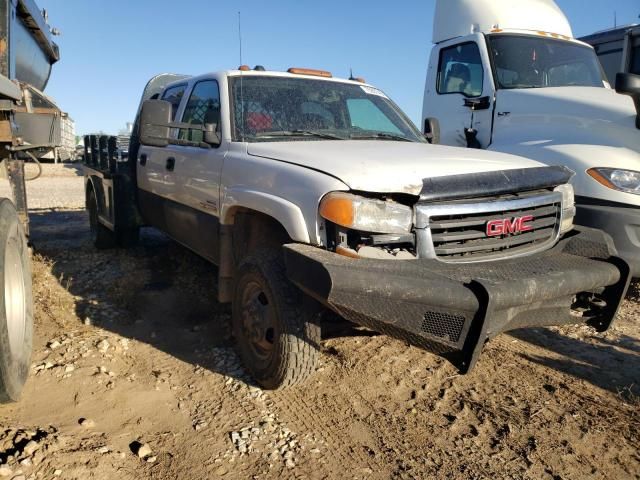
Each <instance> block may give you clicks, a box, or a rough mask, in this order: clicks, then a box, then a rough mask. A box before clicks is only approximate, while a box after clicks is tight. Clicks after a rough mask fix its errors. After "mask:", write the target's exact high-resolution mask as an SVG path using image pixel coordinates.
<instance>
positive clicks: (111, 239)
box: [87, 188, 117, 249]
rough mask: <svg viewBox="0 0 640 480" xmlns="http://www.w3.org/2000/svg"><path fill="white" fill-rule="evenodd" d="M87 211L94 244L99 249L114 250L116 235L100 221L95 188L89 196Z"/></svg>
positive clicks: (90, 191)
mask: <svg viewBox="0 0 640 480" xmlns="http://www.w3.org/2000/svg"><path fill="white" fill-rule="evenodd" d="M87 210H88V211H89V227H90V229H91V240H92V241H93V244H94V245H95V246H96V248H99V249H106V248H114V247H115V246H116V245H117V241H116V235H115V233H113V232H112V231H111V230H109V229H108V228H107V227H105V226H104V225H102V224H101V223H100V220H99V219H98V212H99V209H98V199H97V198H96V193H95V192H94V191H93V188H91V189H90V190H89V193H88V195H87Z"/></svg>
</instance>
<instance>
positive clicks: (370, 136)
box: [350, 132, 414, 142]
mask: <svg viewBox="0 0 640 480" xmlns="http://www.w3.org/2000/svg"><path fill="white" fill-rule="evenodd" d="M350 138H351V139H352V140H397V141H399V142H413V141H414V140H411V139H410V138H407V137H403V136H402V135H395V134H393V133H384V132H378V133H367V134H364V135H351V137H350Z"/></svg>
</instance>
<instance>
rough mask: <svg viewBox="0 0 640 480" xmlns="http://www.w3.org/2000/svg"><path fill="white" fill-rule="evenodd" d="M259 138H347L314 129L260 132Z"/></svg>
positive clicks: (257, 135) (257, 134)
mask: <svg viewBox="0 0 640 480" xmlns="http://www.w3.org/2000/svg"><path fill="white" fill-rule="evenodd" d="M255 136H256V137H259V138H271V137H318V138H325V139H327V140H346V139H345V138H343V137H340V136H338V135H333V134H331V133H323V132H316V131H314V130H279V131H274V132H258V133H256V135H255Z"/></svg>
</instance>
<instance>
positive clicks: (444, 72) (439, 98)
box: [422, 0, 640, 275]
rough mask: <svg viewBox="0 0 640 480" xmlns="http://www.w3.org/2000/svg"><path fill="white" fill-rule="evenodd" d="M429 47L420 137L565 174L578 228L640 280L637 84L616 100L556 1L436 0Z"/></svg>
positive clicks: (633, 79) (630, 83)
mask: <svg viewBox="0 0 640 480" xmlns="http://www.w3.org/2000/svg"><path fill="white" fill-rule="evenodd" d="M433 43H434V46H433V50H432V52H431V58H430V61H429V66H428V72H427V80H426V86H425V92H424V104H423V113H422V120H423V128H424V132H425V133H427V134H430V136H431V137H432V138H433V141H434V142H438V143H442V144H445V145H457V146H468V147H475V148H483V149H488V150H493V151H499V152H506V153H512V154H517V155H520V156H524V157H528V158H531V159H534V160H538V161H540V162H542V163H545V164H548V165H563V166H567V167H569V168H570V169H572V170H573V171H575V172H576V175H575V176H574V177H573V180H572V183H573V184H574V188H575V190H576V196H577V197H576V200H577V205H578V215H577V217H576V218H577V222H579V223H580V224H582V225H586V226H592V227H597V228H601V229H603V230H605V231H607V232H608V233H610V234H611V235H612V236H613V238H614V242H615V244H616V247H617V250H618V252H619V254H620V255H621V256H623V257H624V258H625V259H626V260H627V261H628V262H629V263H630V264H631V265H632V268H633V270H634V274H635V275H639V274H640V131H639V130H638V128H640V113H639V112H638V111H637V109H636V107H634V100H635V101H636V103H637V105H640V90H639V89H638V79H640V77H637V76H632V75H627V76H626V77H624V78H621V79H620V80H621V81H620V82H619V84H618V89H619V91H620V92H621V93H625V94H626V95H627V96H625V95H620V94H618V93H616V91H615V90H613V89H612V88H611V86H610V84H609V83H608V82H607V80H606V79H605V76H604V74H603V71H602V67H601V66H600V63H599V62H598V58H597V56H596V54H595V52H594V50H593V48H592V47H591V46H590V45H588V44H586V43H583V42H581V41H578V40H576V39H575V38H574V37H573V32H572V29H571V26H570V24H569V22H568V20H567V18H566V17H565V15H564V14H563V12H562V11H561V10H560V8H559V7H558V6H557V5H556V4H555V3H554V2H553V0H519V1H517V2H516V1H513V0H437V4H436V13H435V21H434V31H433ZM612 81H613V80H612ZM628 95H631V96H632V97H633V99H632V98H630V97H629V96H628Z"/></svg>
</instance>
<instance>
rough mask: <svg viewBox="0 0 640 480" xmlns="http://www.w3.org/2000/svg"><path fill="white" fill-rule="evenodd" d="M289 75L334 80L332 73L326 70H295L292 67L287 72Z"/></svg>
mask: <svg viewBox="0 0 640 480" xmlns="http://www.w3.org/2000/svg"><path fill="white" fill-rule="evenodd" d="M287 72H288V73H293V74H295V75H311V76H313V77H324V78H333V75H332V74H331V72H327V71H326V70H314V69H313V68H295V67H292V68H290V69H289V70H287Z"/></svg>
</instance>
